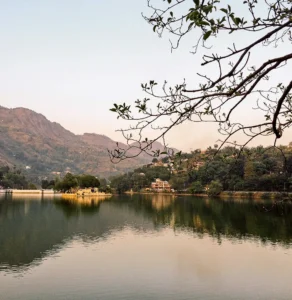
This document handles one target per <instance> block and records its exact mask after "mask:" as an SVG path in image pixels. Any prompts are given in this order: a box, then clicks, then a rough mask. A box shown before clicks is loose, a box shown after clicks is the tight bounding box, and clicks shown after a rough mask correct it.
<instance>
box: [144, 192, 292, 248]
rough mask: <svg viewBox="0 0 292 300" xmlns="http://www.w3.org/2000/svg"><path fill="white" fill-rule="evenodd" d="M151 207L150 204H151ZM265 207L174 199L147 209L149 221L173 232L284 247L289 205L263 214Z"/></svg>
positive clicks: (289, 231)
mask: <svg viewBox="0 0 292 300" xmlns="http://www.w3.org/2000/svg"><path fill="white" fill-rule="evenodd" d="M151 204H152V203H151ZM263 206H265V208H267V207H268V206H269V204H265V205H264V204H263V203H261V204H255V203H253V202H250V201H240V202H235V201H222V200H209V199H206V198H202V199H199V198H196V199H190V198H189V199H188V198H184V197H178V198H176V200H175V201H173V202H172V204H171V206H167V207H166V208H164V207H161V209H160V210H158V211H157V205H154V206H153V205H152V207H151V208H150V207H149V206H148V212H149V213H151V214H152V218H153V221H154V222H155V223H156V224H157V225H158V224H161V225H167V226H171V227H173V228H174V229H179V228H181V229H183V228H186V229H191V230H193V231H195V232H197V233H207V234H209V235H211V236H214V237H220V236H221V235H223V236H226V237H229V238H238V239H243V238H256V239H260V240H261V241H263V242H264V241H271V242H273V243H276V242H280V243H283V244H288V243H290V242H291V240H292V219H291V214H292V205H291V204H289V203H286V204H283V205H281V206H275V207H274V208H273V209H272V210H271V211H266V209H263Z"/></svg>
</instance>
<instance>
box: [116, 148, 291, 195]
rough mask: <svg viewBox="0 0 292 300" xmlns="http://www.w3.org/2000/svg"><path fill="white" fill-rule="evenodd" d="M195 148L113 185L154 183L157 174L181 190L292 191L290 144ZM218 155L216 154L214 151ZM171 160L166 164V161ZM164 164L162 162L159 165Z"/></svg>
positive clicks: (125, 186)
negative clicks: (240, 148) (266, 146)
mask: <svg viewBox="0 0 292 300" xmlns="http://www.w3.org/2000/svg"><path fill="white" fill-rule="evenodd" d="M216 148H217V146H216V145H215V146H214V148H212V147H209V148H208V149H207V150H206V151H204V152H201V151H200V150H195V151H192V152H191V153H183V154H181V155H177V156H176V157H175V158H174V159H172V160H170V159H167V158H164V159H163V161H161V162H158V163H157V161H156V160H155V162H154V163H152V164H151V165H147V166H144V167H142V168H139V169H136V170H134V171H133V172H129V173H127V174H124V175H121V176H116V177H113V178H111V186H112V187H113V188H116V189H117V191H118V192H124V191H126V190H130V189H133V190H134V191H139V190H141V189H143V188H146V187H150V184H151V182H152V181H154V180H155V179H156V178H160V179H162V180H169V182H170V184H171V186H172V188H174V189H175V190H178V191H180V190H181V191H188V192H191V193H201V192H204V191H206V190H207V191H208V192H209V193H210V194H211V195H215V194H217V193H218V192H220V191H222V190H229V191H291V190H292V177H291V176H292V149H291V148H290V147H284V146H283V147H280V148H264V147H262V146H258V147H254V148H247V149H246V150H245V151H244V152H239V150H238V149H236V148H235V147H225V148H223V149H222V150H220V151H218V149H216ZM215 153H216V155H215V156H214V154H215ZM166 161H167V164H163V162H166ZM157 164H161V165H162V166H157Z"/></svg>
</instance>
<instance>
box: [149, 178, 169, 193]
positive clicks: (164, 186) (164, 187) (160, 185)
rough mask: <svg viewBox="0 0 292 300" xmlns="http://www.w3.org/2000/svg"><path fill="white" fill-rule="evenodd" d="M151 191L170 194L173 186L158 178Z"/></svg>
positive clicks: (152, 184)
mask: <svg viewBox="0 0 292 300" xmlns="http://www.w3.org/2000/svg"><path fill="white" fill-rule="evenodd" d="M151 189H152V190H154V191H156V192H163V191H167V192H170V190H171V186H170V184H169V183H168V181H163V180H161V179H159V178H157V179H156V180H155V182H152V183H151Z"/></svg>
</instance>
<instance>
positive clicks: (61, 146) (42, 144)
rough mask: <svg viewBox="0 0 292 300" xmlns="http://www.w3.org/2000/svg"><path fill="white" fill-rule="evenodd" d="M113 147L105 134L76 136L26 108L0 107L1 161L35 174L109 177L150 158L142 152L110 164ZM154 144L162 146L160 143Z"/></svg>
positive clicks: (113, 144) (146, 161) (158, 146)
mask: <svg viewBox="0 0 292 300" xmlns="http://www.w3.org/2000/svg"><path fill="white" fill-rule="evenodd" d="M115 146H116V142H115V141H113V140H111V139H110V138H109V137H107V136H104V135H99V134H88V133H86V134H84V135H75V134H73V133H72V132H70V131H68V130H66V129H65V128H63V127H62V126H61V125H60V124H58V123H55V122H50V121H49V120H47V119H46V118H45V117H44V116H43V115H41V114H38V113H36V112H34V111H31V110H29V109H25V108H15V109H8V108H5V107H1V106H0V164H8V165H16V166H19V167H21V168H26V169H27V172H28V173H31V174H34V175H37V176H49V175H50V174H56V173H58V172H61V173H64V172H66V171H70V172H72V173H90V174H96V175H100V176H105V177H108V176H110V175H113V174H117V173H121V172H126V171H128V170H131V169H133V168H134V167H137V166H140V165H143V164H145V163H148V162H150V161H151V157H149V156H146V155H141V156H139V157H137V158H133V159H129V160H127V161H123V162H121V163H119V164H112V163H111V162H110V160H109V157H108V153H107V149H113V148H114V147H115ZM155 147H156V148H157V149H162V148H163V147H162V145H161V144H159V143H157V144H156V145H155Z"/></svg>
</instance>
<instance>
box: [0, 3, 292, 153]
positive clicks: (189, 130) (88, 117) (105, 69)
mask: <svg viewBox="0 0 292 300" xmlns="http://www.w3.org/2000/svg"><path fill="white" fill-rule="evenodd" d="M142 11H146V0H124V1H117V0H82V1H80V0H50V1H47V0H26V1H23V0H11V1H2V3H1V10H0V27H1V30H0V39H1V43H0V54H1V55H0V65H1V69H0V81H1V85H0V105H3V106H6V107H10V108H13V107H26V108H29V109H32V110H35V111H36V112H39V113H42V114H44V115H45V116H46V117H47V118H48V119H49V120H51V121H56V122H58V123H60V124H61V125H62V126H64V127H65V128H67V129H69V130H71V131H72V132H74V133H78V134H81V133H84V132H94V133H99V134H105V135H108V136H109V137H111V138H113V139H117V140H121V136H120V134H118V133H116V132H115V129H118V128H120V127H121V126H122V124H121V123H120V122H118V121H117V120H116V117H115V115H114V114H113V113H111V112H109V108H111V107H112V105H113V103H115V102H118V103H120V102H129V103H131V102H134V101H135V100H136V99H137V98H140V97H141V96H143V94H142V93H141V87H140V84H141V83H142V82H146V81H149V80H150V79H155V80H157V81H163V80H164V79H167V80H169V81H170V82H174V83H175V82H176V81H181V80H182V79H183V78H187V79H189V80H192V79H193V75H194V74H195V72H196V71H197V69H196V68H198V66H199V63H200V57H201V56H192V55H191V54H189V51H190V46H191V44H192V43H193V41H191V43H188V44H187V43H185V44H183V45H182V47H181V48H180V49H179V50H177V51H176V52H174V53H172V54H171V52H170V45H169V43H168V41H167V39H166V38H165V39H159V38H158V37H157V36H156V35H155V34H154V33H153V31H152V28H151V27H150V26H149V25H148V24H147V23H146V22H145V21H144V20H143V18H142V17H141V12H142ZM226 40H228V37H226V38H225V39H222V40H221V41H220V43H219V44H218V47H219V48H220V47H222V49H223V48H224V49H226V44H225V43H226ZM290 46H291V45H290ZM286 49H287V47H286ZM282 50H283V49H282ZM284 50H285V49H284ZM277 51H278V50H277ZM284 52H285V51H284ZM286 52H287V51H286ZM257 55H258V57H260V56H262V55H263V53H261V52H260V50H259V52H258V54H257ZM256 57H257V56H256ZM286 75H287V74H283V77H285V76H286ZM243 111H244V107H243V110H242V111H241V113H242V112H243ZM199 128H200V130H197V129H196V127H194V126H193V125H191V126H190V125H189V124H188V125H185V126H183V127H182V128H181V129H179V130H175V131H174V132H173V133H172V134H171V135H170V143H171V144H172V145H173V146H175V147H177V148H183V149H184V150H189V149H190V148H204V147H207V146H208V145H210V144H214V142H215V141H216V139H217V138H218V133H217V131H216V128H214V127H202V126H201V127H199ZM202 128H204V130H202ZM186 137H187V138H186ZM288 140H289V138H288ZM288 140H287V141H288Z"/></svg>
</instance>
